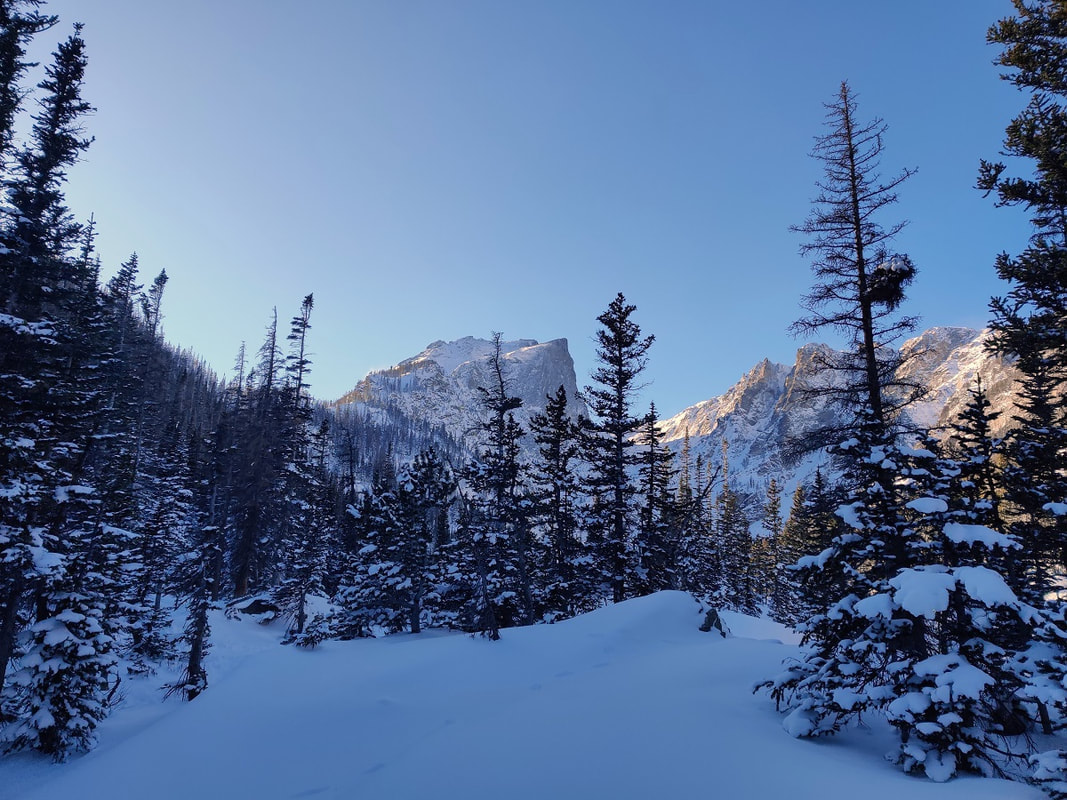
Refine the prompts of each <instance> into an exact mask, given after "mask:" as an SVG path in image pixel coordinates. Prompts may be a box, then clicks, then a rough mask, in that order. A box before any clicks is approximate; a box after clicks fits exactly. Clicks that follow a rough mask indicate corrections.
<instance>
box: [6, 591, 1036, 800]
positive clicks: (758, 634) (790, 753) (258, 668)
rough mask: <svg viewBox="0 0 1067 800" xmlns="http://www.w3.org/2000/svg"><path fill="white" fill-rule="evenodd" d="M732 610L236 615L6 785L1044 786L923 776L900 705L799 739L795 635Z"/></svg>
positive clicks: (629, 794) (979, 799) (983, 794)
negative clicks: (371, 634)
mask: <svg viewBox="0 0 1067 800" xmlns="http://www.w3.org/2000/svg"><path fill="white" fill-rule="evenodd" d="M724 618H725V619H726V621H727V623H728V624H729V626H730V627H731V629H732V630H733V633H734V636H733V637H731V638H728V639H722V638H720V637H719V636H718V635H717V634H714V633H701V632H700V631H699V630H698V629H697V628H698V625H699V623H700V622H701V617H700V615H699V613H698V611H697V606H696V605H695V603H694V602H693V601H692V600H691V599H690V598H689V597H688V596H687V595H684V594H681V593H678V592H663V593H660V594H657V595H654V596H652V597H646V598H642V599H639V600H632V601H629V602H626V603H622V604H620V605H617V606H613V607H610V608H605V609H602V610H600V611H597V612H595V613H593V614H588V615H586V616H584V617H580V618H578V619H574V620H570V621H567V622H563V623H559V624H556V625H540V626H536V627H532V628H523V629H510V630H505V631H504V632H503V638H502V639H501V640H500V641H499V642H489V641H486V640H484V639H479V638H472V637H469V636H464V635H459V634H440V633H433V632H431V633H428V634H422V635H420V636H394V637H389V638H385V639H376V640H362V641H354V642H327V643H325V644H323V645H322V646H320V647H319V648H318V649H316V650H313V651H303V650H299V649H296V648H293V647H281V646H279V645H278V644H277V640H278V637H279V634H280V631H279V630H277V629H272V628H270V627H263V626H260V625H257V624H254V623H252V622H247V621H246V622H235V621H231V620H225V619H223V618H221V617H218V618H216V619H214V620H213V621H212V625H213V630H212V638H213V650H212V652H211V654H210V656H209V658H208V662H207V665H208V669H209V688H208V690H207V692H206V693H205V694H203V695H202V696H200V697H199V698H197V699H196V700H195V701H193V702H192V703H180V702H178V701H177V700H169V701H167V702H166V703H165V704H161V703H159V696H160V693H159V692H158V691H157V690H156V689H155V688H154V687H155V686H157V685H158V684H159V682H160V678H159V676H157V677H156V678H155V679H150V680H145V681H141V682H129V683H131V684H132V685H131V686H129V687H128V688H127V690H126V691H127V698H126V702H125V704H124V705H123V707H122V708H120V709H118V710H117V711H116V712H115V713H114V714H113V715H112V717H111V718H110V719H109V720H108V721H107V722H106V723H105V724H104V725H103V726H102V728H101V744H100V746H99V747H98V748H97V750H96V751H94V752H93V753H90V754H89V755H86V756H84V757H81V758H76V759H74V760H72V761H71V762H70V763H68V764H65V765H60V766H53V765H52V764H50V763H48V762H46V761H44V760H42V759H38V758H36V757H33V756H26V755H20V756H17V757H14V758H6V759H3V760H0V798H3V799H4V800H14V799H15V798H27V799H29V798H34V799H35V800H44V799H45V798H48V799H49V800H95V799H96V798H100V799H101V800H103V799H105V798H106V800H121V799H122V798H130V799H131V800H134V799H136V800H149V799H151V800H166V799H167V798H175V799H176V800H178V799H180V800H190V798H193V800H210V799H211V798H225V799H226V800H244V799H245V798H257V799H258V798H312V799H313V800H319V798H322V800H327V799H332V798H345V799H346V800H377V799H378V798H381V799H382V800H406V799H407V798H411V799H412V800H414V799H415V798H419V799H420V800H422V799H425V798H439V799H441V800H449V799H450V798H463V800H477V799H478V798H485V799H486V800H488V799H490V798H492V800H526V799H527V798H529V799H530V800H533V799H534V798H536V799H537V800H542V799H543V798H545V799H547V798H551V799H552V800H559V799H561V800H569V798H583V799H584V798H589V799H590V800H595V799H596V798H613V800H626V799H627V798H642V799H643V800H647V799H648V798H723V799H724V800H733V799H734V798H797V799H801V798H813V800H814V799H815V798H818V800H828V799H832V798H846V797H847V798H854V797H861V798H862V800H888V799H889V798H893V799H894V800H897V799H898V798H901V797H907V798H908V800H924V799H925V798H931V799H936V800H987V799H988V800H993V799H994V798H996V800H1012V799H1014V798H1032V799H1034V800H1036V798H1042V797H1043V796H1044V795H1043V794H1042V793H1041V792H1039V791H1037V790H1036V789H1033V788H1029V787H1025V786H1022V785H1019V784H1012V783H1006V782H1003V781H993V780H985V779H978V778H964V779H957V780H955V781H952V782H949V783H947V784H936V783H933V782H930V781H928V780H925V779H920V778H912V777H908V776H905V775H903V774H901V773H900V772H899V771H898V770H897V769H896V768H895V767H893V766H892V765H891V764H889V763H887V762H886V761H884V760H883V759H882V754H883V753H884V752H886V751H888V750H890V749H891V747H892V736H891V733H890V731H889V730H888V729H887V728H885V727H884V726H882V725H881V724H872V726H871V727H870V728H866V729H856V730H852V731H849V732H848V733H847V734H845V735H842V736H839V737H837V738H831V739H824V740H818V741H800V740H795V739H792V738H790V737H789V736H788V735H787V734H786V733H785V732H784V731H783V730H782V726H781V718H780V716H779V715H778V714H777V713H776V712H775V710H774V706H773V703H772V702H771V701H770V700H769V699H768V698H767V697H766V696H764V695H753V694H752V691H751V687H752V684H753V683H754V682H755V681H757V680H759V679H761V678H764V677H767V676H770V675H772V674H774V673H776V672H777V671H778V670H779V665H780V662H781V660H782V658H783V656H786V655H788V654H790V653H791V652H793V650H794V645H793V644H791V643H790V642H791V641H792V640H793V637H792V635H791V634H790V633H789V632H788V631H786V630H784V629H782V628H780V627H778V626H776V625H774V624H773V623H770V622H767V621H762V620H754V619H751V618H747V617H741V616H739V615H734V614H725V615H724ZM783 642H785V643H783ZM153 681H154V682H153Z"/></svg>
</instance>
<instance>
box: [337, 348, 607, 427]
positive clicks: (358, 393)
mask: <svg viewBox="0 0 1067 800" xmlns="http://www.w3.org/2000/svg"><path fill="white" fill-rule="evenodd" d="M500 344H501V355H502V362H503V368H504V378H505V381H506V382H507V386H508V392H509V393H510V394H511V395H513V396H515V397H518V398H520V399H521V400H522V407H521V408H519V409H518V411H517V412H516V414H515V416H516V419H518V420H519V421H520V422H521V423H522V424H523V425H524V426H525V425H526V424H527V423H528V422H529V418H530V415H531V414H532V413H534V412H535V411H541V410H543V409H544V407H545V397H546V395H549V394H555V393H556V391H557V389H558V388H559V387H560V386H561V385H562V386H563V387H564V388H565V389H566V391H567V396H568V398H569V399H570V408H571V412H572V414H573V415H574V416H578V415H579V414H584V413H586V412H585V406H584V404H583V403H582V401H581V400H580V399H579V398H578V394H577V382H576V378H575V373H574V360H573V359H572V358H571V354H570V351H569V350H568V348H567V340H566V339H553V340H552V341H549V342H537V341H535V340H534V339H517V340H515V341H510V342H501V343H500ZM492 353H493V343H492V342H491V341H488V340H486V339H478V338H475V337H473V336H467V337H464V338H462V339H457V340H456V341H452V342H444V341H436V342H433V343H431V344H429V345H427V347H426V349H425V350H423V351H422V352H421V353H419V354H418V355H415V356H412V357H411V358H406V359H404V360H403V361H401V362H400V363H398V364H397V365H396V366H393V367H390V368H389V369H384V370H377V371H375V372H371V373H370V374H369V375H367V376H366V377H365V378H363V380H361V381H360V382H359V383H358V384H356V387H355V388H354V389H353V390H352V391H350V392H348V393H347V394H345V395H344V396H343V397H341V398H340V399H339V400H338V401H336V403H334V404H333V405H334V407H335V408H337V409H338V410H344V409H346V408H347V411H348V413H350V414H351V413H360V414H363V415H365V416H370V417H374V418H376V419H378V421H379V422H380V423H381V424H389V423H392V424H395V425H397V426H410V425H416V426H422V427H425V428H427V429H428V430H429V429H432V430H433V431H436V432H437V434H438V435H441V436H444V437H447V438H449V439H451V440H452V441H454V442H455V443H456V444H458V445H459V446H460V447H467V448H469V447H471V446H473V445H474V444H475V443H476V442H477V439H478V426H479V424H480V422H481V421H482V398H481V393H480V391H479V387H483V386H488V385H489V384H490V378H491V375H490V372H489V358H490V356H491V355H492Z"/></svg>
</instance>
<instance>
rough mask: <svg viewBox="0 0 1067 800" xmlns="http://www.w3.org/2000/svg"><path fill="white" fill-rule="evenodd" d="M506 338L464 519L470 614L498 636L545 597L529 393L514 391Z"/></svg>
mask: <svg viewBox="0 0 1067 800" xmlns="http://www.w3.org/2000/svg"><path fill="white" fill-rule="evenodd" d="M500 340H501V335H500V334H499V333H494V334H493V353H492V354H491V355H490V358H489V373H490V374H489V380H488V384H489V385H488V386H484V387H480V389H481V394H482V405H483V408H484V411H485V420H484V422H483V424H482V431H483V433H484V436H485V444H484V446H483V447H481V448H480V449H479V452H478V454H477V456H476V457H475V459H474V460H473V461H472V462H471V463H470V464H469V465H468V468H467V472H466V480H467V484H468V485H469V487H470V490H471V491H470V496H469V497H468V499H467V504H466V505H467V509H466V511H467V515H466V525H464V526H463V529H464V532H465V534H466V541H467V542H468V544H469V547H470V554H471V556H472V557H473V567H474V571H475V575H476V579H475V590H474V597H473V601H472V602H473V609H472V611H471V613H470V614H468V615H467V616H468V618H469V619H470V620H471V624H472V626H473V629H474V630H477V631H479V632H481V633H484V634H485V635H487V636H489V638H491V639H497V638H499V635H500V634H499V630H500V628H502V627H507V626H509V625H513V624H518V623H524V624H529V623H531V622H533V620H534V615H535V612H536V610H537V607H538V605H539V603H538V602H537V600H536V599H535V597H534V588H533V575H534V564H535V558H534V553H533V549H534V541H533V536H532V532H531V526H530V513H531V509H530V501H529V499H528V498H527V497H526V496H525V490H524V476H523V474H522V473H523V469H522V466H521V464H520V462H519V451H520V445H519V442H520V439H521V438H522V436H523V435H524V431H523V430H522V427H521V426H520V425H519V423H518V422H517V421H516V420H515V416H514V413H513V412H514V411H515V409H517V408H519V407H520V406H521V405H522V400H520V399H519V398H518V397H513V396H511V395H510V393H509V387H508V382H507V379H506V377H505V375H504V362H503V353H502V352H501V345H500Z"/></svg>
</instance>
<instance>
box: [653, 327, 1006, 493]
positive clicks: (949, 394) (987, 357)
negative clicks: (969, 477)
mask: <svg viewBox="0 0 1067 800" xmlns="http://www.w3.org/2000/svg"><path fill="white" fill-rule="evenodd" d="M988 338H989V333H988V331H976V330H973V329H970V328H950V327H939V328H931V329H930V330H928V331H926V332H924V333H922V334H921V335H919V336H917V337H915V338H913V339H909V340H907V341H906V342H904V343H903V345H902V346H901V355H902V356H904V366H903V367H902V368H901V369H900V370H899V373H898V376H899V377H901V378H905V379H909V380H912V381H915V382H918V383H921V384H922V385H925V386H927V387H928V388H929V393H928V395H927V396H926V398H925V399H924V400H923V401H922V402H920V403H917V404H915V405H914V406H912V407H911V408H910V409H909V411H908V415H909V417H910V418H911V420H912V421H913V422H914V423H915V424H916V425H919V426H922V427H931V428H935V427H938V426H943V425H947V424H949V423H950V422H951V421H952V420H953V419H955V418H956V416H957V415H958V414H959V412H960V410H961V409H962V408H963V406H964V405H965V404H966V403H967V401H968V400H969V397H970V395H969V391H970V390H971V389H972V388H973V387H974V385H975V380H976V377H977V376H978V375H979V374H981V376H982V383H983V386H984V387H985V389H986V392H987V394H988V395H989V398H990V401H991V402H992V405H993V408H994V410H1000V411H1001V412H1002V415H1001V418H1000V419H999V420H998V422H997V426H998V432H1003V430H1004V429H1005V428H1006V427H1007V425H1008V424H1010V416H1011V408H1012V397H1013V395H1012V386H1013V382H1014V380H1015V372H1014V370H1013V368H1012V367H1011V365H1010V364H1008V363H1006V362H1005V361H1004V360H1003V359H1001V358H999V357H996V356H993V355H991V354H990V353H989V352H988V351H987V350H986V342H987V341H988ZM831 352H832V351H831V349H830V348H829V347H828V346H827V345H824V344H807V345H804V346H803V347H801V348H800V349H799V350H798V351H797V356H796V361H795V362H794V363H793V365H792V366H786V365H784V364H775V363H772V362H771V361H769V360H766V359H765V360H763V361H761V362H760V363H759V364H757V365H756V366H755V367H753V368H752V369H751V370H749V371H748V372H747V373H746V374H745V375H744V376H743V377H742V378H741V380H740V381H738V382H737V383H736V384H734V386H732V387H731V388H730V389H729V390H727V391H726V392H725V393H724V394H722V395H720V396H718V397H712V398H711V399H709V400H705V401H704V402H702V403H698V404H696V405H694V406H691V407H690V408H687V409H685V410H684V411H682V412H681V413H679V414H676V415H675V416H673V417H671V418H670V419H666V420H664V421H663V423H662V431H663V437H664V440H665V441H666V442H668V443H669V444H670V445H671V446H672V447H673V448H675V449H680V448H681V446H682V443H683V441H684V439H685V436H686V433H687V432H688V435H689V438H690V449H691V453H692V457H693V458H694V459H695V458H696V457H697V456H698V455H699V456H700V457H701V458H702V460H703V461H704V462H705V463H710V464H713V465H718V464H719V463H720V460H721V454H722V443H723V440H726V441H727V442H728V454H729V474H730V480H731V483H732V485H733V486H734V487H735V488H736V489H738V490H739V491H741V492H743V493H748V494H749V495H750V496H751V497H752V499H753V501H755V500H756V499H758V498H761V497H762V495H763V493H764V492H765V490H766V486H767V484H769V483H770V480H771V478H774V479H776V480H777V481H778V483H779V485H780V486H782V487H783V488H784V490H785V491H786V492H791V491H792V489H793V488H794V487H795V485H796V484H797V482H798V481H801V480H806V479H807V478H809V477H810V476H811V474H812V473H813V472H814V471H815V468H816V467H817V466H819V465H822V464H825V463H826V456H825V454H823V453H820V452H817V453H809V454H807V455H797V454H796V453H795V452H794V451H793V448H791V447H790V446H789V443H790V442H791V441H792V440H794V439H796V438H802V437H803V436H804V435H805V434H806V433H810V432H812V431H815V430H817V429H818V428H820V427H822V426H823V425H825V424H827V423H829V422H831V421H833V419H834V418H835V416H836V414H837V413H838V412H836V411H835V409H834V408H833V407H832V406H830V405H829V404H828V403H827V401H826V400H825V399H822V398H813V397H811V396H810V395H809V394H807V393H806V392H805V390H806V389H809V388H812V387H814V386H816V385H817V383H818V382H819V381H824V380H826V379H827V378H825V377H824V376H823V375H818V374H817V370H816V364H817V363H818V362H819V360H820V359H819V356H820V355H823V356H825V355H826V354H829V353H831ZM787 496H788V495H787Z"/></svg>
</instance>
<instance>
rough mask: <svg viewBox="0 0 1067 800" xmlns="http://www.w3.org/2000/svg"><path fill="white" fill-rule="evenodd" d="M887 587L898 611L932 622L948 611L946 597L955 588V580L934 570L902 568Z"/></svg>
mask: <svg viewBox="0 0 1067 800" xmlns="http://www.w3.org/2000/svg"><path fill="white" fill-rule="evenodd" d="M889 585H890V586H892V587H893V589H894V590H895V591H894V593H893V598H894V599H895V600H896V601H897V603H898V604H899V605H900V607H901V608H903V609H904V610H905V611H907V612H908V613H909V614H914V615H915V616H917V617H926V618H927V619H933V618H934V616H935V615H936V614H938V613H939V612H941V611H944V610H945V609H946V608H948V595H949V592H951V591H952V590H953V589H955V588H956V578H955V577H954V576H953V575H952V574H951V573H949V572H948V571H946V570H943V569H938V568H937V567H922V568H919V569H902V570H901V571H900V572H899V573H897V575H896V577H894V578H893V579H892V580H890V581H889Z"/></svg>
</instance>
